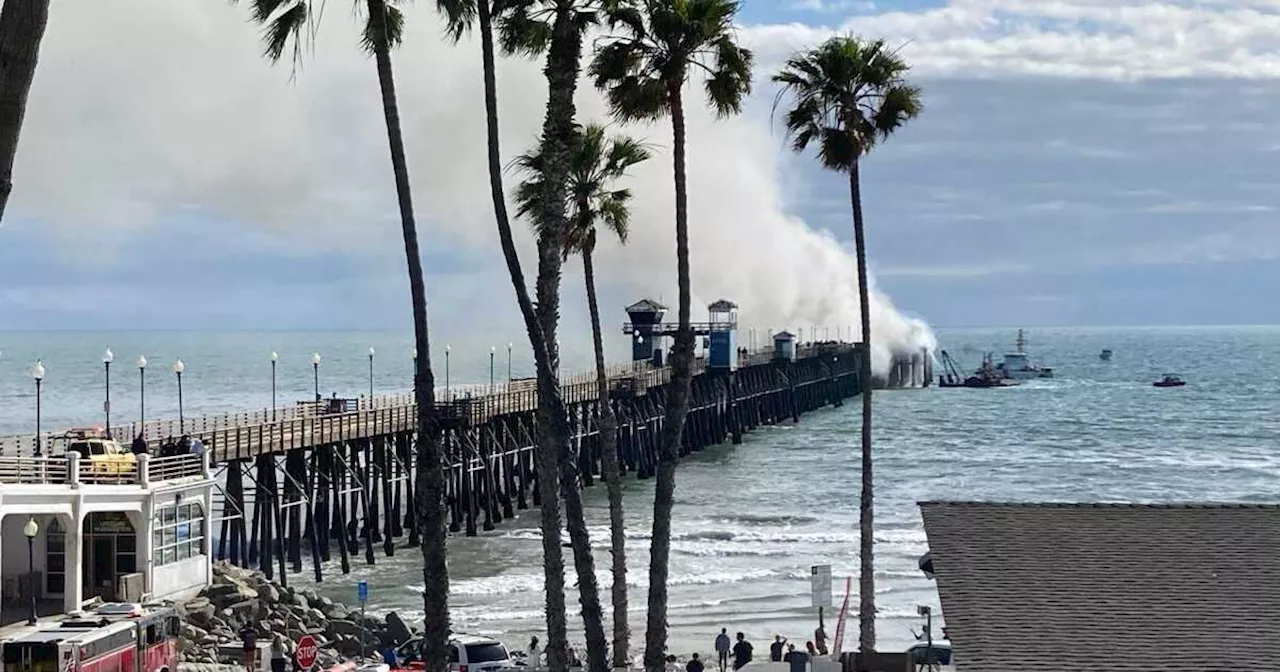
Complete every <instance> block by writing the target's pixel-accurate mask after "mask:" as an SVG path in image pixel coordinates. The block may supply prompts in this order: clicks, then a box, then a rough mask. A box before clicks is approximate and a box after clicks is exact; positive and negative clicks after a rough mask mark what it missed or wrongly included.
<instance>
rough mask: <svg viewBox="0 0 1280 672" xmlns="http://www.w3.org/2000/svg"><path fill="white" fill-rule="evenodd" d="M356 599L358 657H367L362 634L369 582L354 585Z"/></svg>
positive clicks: (364, 628)
mask: <svg viewBox="0 0 1280 672" xmlns="http://www.w3.org/2000/svg"><path fill="white" fill-rule="evenodd" d="M356 599H358V600H360V657H361V658H367V657H369V652H368V651H367V650H366V648H365V643H364V633H365V630H366V627H365V620H364V605H365V604H366V603H368V602H369V582H368V581H361V582H360V583H357V584H356Z"/></svg>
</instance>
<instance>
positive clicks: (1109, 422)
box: [0, 327, 1280, 654]
mask: <svg viewBox="0 0 1280 672" xmlns="http://www.w3.org/2000/svg"><path fill="white" fill-rule="evenodd" d="M1014 332H1015V330H1014V329H981V330H978V329H972V330H941V331H940V332H939V334H938V337H939V342H940V347H942V348H944V349H946V350H948V351H949V352H950V353H951V354H952V355H953V356H955V357H956V358H957V359H959V360H960V362H961V364H962V366H963V368H964V369H965V370H966V372H967V371H968V370H970V369H972V368H975V367H976V366H977V364H978V363H979V361H980V356H981V353H982V352H984V351H994V352H995V353H996V355H997V358H998V356H999V353H1001V352H1002V351H1004V350H1007V349H1010V348H1011V347H1012V344H1013V339H1014ZM1027 337H1028V346H1027V350H1028V351H1029V352H1030V353H1031V355H1032V357H1033V359H1034V360H1036V361H1037V362H1039V363H1041V364H1044V365H1046V366H1052V367H1053V368H1054V370H1055V373H1056V377H1055V378H1053V379H1045V380H1036V381H1032V382H1028V383H1026V384H1024V385H1022V386H1020V387H1015V388H1008V389H995V390H969V389H940V388H937V387H931V388H928V389H923V390H896V391H885V392H880V393H877V394H876V396H875V398H874V400H875V426H874V430H873V436H874V445H875V464H876V469H877V471H876V475H875V479H876V511H877V517H876V558H877V561H876V567H877V577H876V578H877V583H876V586H877V588H876V590H877V604H878V607H879V616H878V630H879V639H880V648H881V649H882V650H895V649H897V650H901V649H903V648H905V647H906V646H908V645H909V644H910V643H912V642H913V641H914V640H913V637H912V634H911V630H912V629H913V628H914V629H915V630H916V631H918V630H919V626H920V618H919V617H918V616H917V615H916V608H917V606H918V605H930V606H932V607H934V608H935V609H940V606H939V604H938V598H937V593H936V591H935V590H934V587H933V584H932V583H931V582H930V581H929V580H928V579H926V578H925V577H924V576H923V574H922V573H921V572H920V571H919V569H918V568H917V559H918V557H919V556H920V554H922V553H923V552H924V551H925V550H926V540H925V535H924V530H923V528H922V527H921V524H920V516H919V511H918V508H917V506H916V503H917V502H918V501H922V500H936V499H962V500H1006V501H1080V500H1111V501H1117V500H1118V501H1186V500H1218V501H1246V502H1250V501H1251V502H1258V501H1275V500H1276V498H1277V493H1278V492H1280V451H1276V450H1275V440H1276V437H1277V436H1278V435H1280V417H1278V414H1277V412H1276V411H1277V409H1280V327H1186V328H1163V327H1162V328H1114V329H1087V328H1059V329H1047V328H1046V329H1035V330H1030V331H1028V333H1027ZM108 344H110V345H111V346H112V348H113V349H114V351H115V353H116V361H115V364H113V369H112V401H113V414H114V417H116V418H120V419H126V418H133V417H136V415H137V412H138V377H139V372H138V369H137V367H136V365H135V363H134V360H135V358H136V357H137V355H138V353H140V352H141V353H146V354H147V356H148V359H149V360H150V362H149V366H148V368H147V387H146V391H147V397H146V407H147V411H146V412H147V415H148V417H161V416H170V417H171V416H176V414H177V399H176V381H175V380H174V375H173V373H171V372H170V369H169V366H170V364H171V363H172V360H173V359H174V358H176V357H178V356H181V357H183V359H184V362H185V363H186V372H185V373H184V377H183V378H184V379H183V384H184V390H183V391H184V397H185V398H184V402H185V409H184V410H185V411H186V413H188V414H189V415H198V414H200V413H218V412H224V411H228V410H233V409H242V410H243V409H246V408H249V407H266V406H269V404H270V403H271V397H270V363H269V360H268V354H269V353H270V351H271V350H272V349H275V350H278V351H279V352H280V353H281V360H280V369H279V376H278V387H279V392H278V399H279V401H280V403H282V404H284V403H292V402H293V401H294V400H295V399H303V398H306V397H307V396H308V395H310V394H311V390H312V386H313V384H314V381H313V378H312V375H313V371H312V368H311V365H310V359H309V358H310V354H311V352H313V351H318V352H320V353H321V354H322V357H323V360H322V364H321V367H320V388H321V392H322V393H324V394H326V395H327V394H329V393H330V392H331V391H337V392H339V394H340V395H341V396H352V395H355V394H359V393H361V392H365V391H367V390H368V386H369V362H368V348H369V347H370V346H373V347H375V349H376V350H377V353H378V354H377V355H376V356H375V369H374V374H375V375H374V386H375V389H376V390H377V391H378V392H390V391H396V390H403V389H407V388H408V387H409V372H410V371H411V367H412V363H411V360H410V357H409V353H410V352H411V345H410V341H409V336H408V334H398V333H397V334H392V333H347V332H316V333H284V332H271V333H226V334H210V333H194V332H152V333H109V334H108V333H95V332H60V333H30V332H8V333H0V433H4V434H10V433H17V432H30V431H32V429H33V428H34V422H35V412H34V396H35V390H34V383H33V382H32V381H31V379H30V376H29V375H28V373H27V371H28V369H29V367H30V366H31V365H32V364H33V363H34V361H35V359H36V358H37V357H39V358H41V359H42V360H43V363H44V366H45V367H46V370H47V375H46V378H45V381H44V384H43V389H42V391H41V394H42V397H41V401H42V416H43V417H42V422H43V423H44V427H45V428H46V429H52V428H61V427H66V426H71V425H87V424H95V423H98V422H100V418H101V408H102V397H103V371H102V364H101V355H102V351H103V348H104V347H105V346H106V345H108ZM1103 348H1110V349H1112V350H1114V352H1115V355H1114V357H1113V359H1112V360H1111V361H1110V362H1103V361H1100V359H1099V357H1098V353H1099V352H1100V351H1101V350H1102V349H1103ZM455 350H456V349H455ZM588 357H589V353H570V356H568V357H566V360H567V361H566V365H565V369H566V370H567V371H568V370H578V369H580V368H583V367H585V366H586V364H587V362H588ZM435 365H436V368H437V377H438V378H441V379H442V378H443V373H442V369H443V362H442V360H441V359H440V358H439V355H438V354H437V358H436V361H435ZM450 365H451V372H450V373H451V382H454V383H460V382H473V383H483V382H487V380H488V376H489V352H488V351H487V348H483V349H480V352H472V353H463V352H458V351H455V352H453V353H452V354H451V361H450ZM495 369H496V374H495V375H496V376H497V377H498V379H499V380H501V379H503V378H504V377H505V376H506V352H505V347H504V348H501V349H500V350H499V352H497V353H496V355H495ZM512 370H513V375H515V376H517V377H519V376H522V375H528V370H529V367H528V363H527V362H526V361H523V360H522V359H520V358H519V357H518V355H517V356H516V357H515V361H513V362H512ZM1163 373H1176V374H1179V375H1181V376H1182V377H1183V378H1184V379H1185V380H1186V381H1187V386H1186V387H1183V388H1173V389H1157V388H1153V387H1152V386H1151V383H1152V382H1153V381H1155V380H1157V379H1159V377H1160V376H1161V374H1163ZM441 382H443V380H442V381H441ZM858 445H859V404H857V403H849V404H846V405H845V406H844V407H842V408H838V409H826V410H822V411H819V412H816V413H812V414H810V415H806V416H804V417H802V418H801V422H800V423H799V424H798V425H794V426H779V427H767V428H761V429H760V430H758V431H756V432H753V433H751V434H749V435H747V436H746V437H745V440H744V441H743V443H742V445H739V446H729V445H725V446H720V447H716V448H713V449H709V450H706V451H704V452H702V453H701V454H699V455H696V456H694V457H692V458H690V459H688V460H686V461H685V462H683V463H682V464H681V465H680V468H679V471H678V472H677V481H678V486H677V493H676V499H677V502H676V509H675V520H674V542H673V553H672V568H671V592H670V604H671V606H670V611H669V620H670V623H671V643H670V650H671V651H673V652H678V653H682V654H684V653H689V652H693V651H702V652H708V651H710V650H711V642H712V638H713V637H714V635H715V633H717V632H719V630H720V628H722V627H725V628H728V629H729V630H730V632H734V631H742V632H744V633H746V634H747V636H748V638H749V639H752V640H753V641H755V643H756V644H757V648H758V649H759V650H763V646H764V644H765V643H766V641H767V640H769V639H772V637H773V635H774V634H775V633H777V634H782V635H783V636H786V637H789V638H791V639H792V640H793V641H798V642H803V641H804V640H806V639H809V638H811V636H812V633H813V629H814V627H815V625H816V613H815V610H814V609H813V608H811V607H810V606H809V605H810V580H809V576H810V567H811V566H812V565H815V564H829V565H831V566H832V569H833V575H834V578H833V583H834V584H835V585H834V592H835V595H836V597H835V600H836V604H837V607H836V609H838V604H839V602H840V601H841V598H842V597H843V592H844V581H845V577H849V576H853V577H854V581H853V586H854V590H855V591H856V589H857V580H856V568H857V564H858V558H857V549H858V534H857V516H858V488H859V467H858V460H859V458H858V450H859V448H858ZM652 488H653V485H652V481H645V482H638V481H634V480H632V481H628V482H627V484H626V507H627V535H628V561H629V569H630V581H629V583H630V584H631V586H632V591H631V606H632V609H631V625H632V630H633V642H634V643H635V644H636V645H639V644H642V643H643V629H644V610H643V607H644V604H645V600H646V592H645V584H646V579H647V571H646V567H645V565H646V561H647V557H648V538H647V537H648V531H649V526H650V520H651V511H652ZM586 500H587V504H588V506H589V516H590V523H591V534H592V540H593V544H595V546H596V562H597V571H598V573H599V575H600V578H601V584H602V589H603V597H604V598H605V599H607V597H608V590H607V587H608V585H609V567H608V562H609V554H608V530H607V519H608V517H607V502H606V499H605V492H604V488H603V486H597V487H594V488H592V489H590V490H589V492H588V493H587V498H586ZM449 560H450V562H449V565H450V575H451V581H452V598H451V599H452V603H451V608H452V613H453V619H454V622H455V629H457V630H461V631H468V632H473V633H478V634H491V635H495V636H498V637H500V638H502V639H503V640H505V641H506V642H507V643H508V644H509V645H511V646H514V647H518V648H520V647H523V645H524V644H525V643H526V642H527V641H528V638H529V637H530V636H531V635H533V634H541V630H542V624H543V614H542V604H543V592H542V568H541V547H540V543H539V541H538V530H537V518H536V513H534V512H525V513H524V514H523V515H521V516H519V517H518V518H517V519H516V520H514V521H507V522H504V523H503V525H502V526H500V527H499V529H497V530H495V531H493V532H489V533H482V535H481V536H480V537H477V538H470V539H468V538H465V537H457V538H454V539H451V541H450V558H449ZM569 565H570V567H572V563H571V562H569ZM308 574H309V571H308V572H304V573H303V575H294V576H291V577H290V580H291V581H293V582H298V583H301V582H305V581H307V580H308V576H307V575H308ZM360 580H366V581H368V582H369V586H370V602H369V605H368V606H369V609H370V610H371V611H374V612H385V611H388V610H397V611H399V612H400V613H401V614H402V615H405V616H407V617H410V618H411V617H413V616H414V615H415V612H417V613H420V609H421V596H420V594H419V592H418V591H419V590H420V585H421V569H420V564H419V562H418V556H417V555H416V552H415V551H412V550H407V549H402V550H400V551H399V552H398V554H397V555H396V557H394V558H386V557H383V556H382V555H381V553H380V551H379V555H378V557H377V565H376V566H372V567H371V566H365V565H364V564H362V563H359V562H355V561H354V559H353V565H352V573H351V574H350V575H348V576H342V575H341V574H340V573H339V571H338V568H337V563H336V561H335V562H334V563H333V564H332V566H330V567H328V568H327V569H326V574H325V581H324V584H323V585H322V586H321V588H322V590H323V591H324V592H325V593H326V594H328V595H329V596H331V597H333V598H334V599H338V600H342V601H345V602H348V603H355V601H356V587H355V586H356V582H357V581H360ZM574 582H575V578H574V577H573V576H572V569H570V576H569V584H570V585H573V584H574ZM570 602H571V605H572V606H574V607H576V602H577V600H576V595H575V596H573V598H572V599H571V600H570ZM857 602H858V601H857V595H856V593H855V594H854V595H853V596H852V598H851V601H850V603H851V605H854V607H855V609H856V605H857ZM832 611H834V610H832ZM606 613H608V610H607V608H606ZM828 613H831V612H828ZM943 617H944V620H945V614H943ZM570 622H571V624H575V625H576V624H580V621H579V619H578V618H577V616H576V612H575V614H574V616H573V617H572V618H571V619H570ZM827 629H828V633H830V634H834V631H835V625H834V618H833V617H829V620H828V624H827ZM574 637H575V640H576V641H578V642H581V637H580V635H574ZM856 640H857V635H856V620H855V619H852V618H851V620H850V623H849V631H848V634H847V636H846V648H849V649H852V648H854V647H855V646H856Z"/></svg>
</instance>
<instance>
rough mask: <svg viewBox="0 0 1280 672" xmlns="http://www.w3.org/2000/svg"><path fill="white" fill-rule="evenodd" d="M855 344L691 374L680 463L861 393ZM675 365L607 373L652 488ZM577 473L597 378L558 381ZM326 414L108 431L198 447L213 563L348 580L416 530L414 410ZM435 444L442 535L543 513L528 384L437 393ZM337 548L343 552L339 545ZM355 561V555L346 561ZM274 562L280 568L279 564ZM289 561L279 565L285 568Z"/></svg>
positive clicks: (396, 401) (376, 407) (29, 450)
mask: <svg viewBox="0 0 1280 672" xmlns="http://www.w3.org/2000/svg"><path fill="white" fill-rule="evenodd" d="M863 352H864V351H863V349H862V348H861V346H860V345H856V344H849V343H834V342H833V343H822V344H812V345H808V346H802V347H799V348H797V352H796V359H795V360H794V361H786V360H780V359H778V358H776V357H775V353H774V352H773V351H772V350H761V351H758V352H752V353H743V354H742V355H741V356H740V358H739V366H738V369H737V370H736V371H734V372H732V373H731V372H728V371H717V370H710V369H708V368H707V367H706V363H705V361H703V360H699V361H698V363H697V365H696V367H695V375H694V380H693V386H692V391H691V402H690V411H689V416H688V420H687V422H686V426H685V433H684V437H683V438H684V441H683V446H682V452H681V454H687V453H689V452H693V451H697V450H700V449H702V448H703V447H706V446H709V445H714V444H717V443H721V442H724V441H729V440H731V441H733V442H734V443H738V442H740V441H741V438H742V434H743V433H744V432H748V431H750V430H751V429H753V428H755V427H756V426H758V425H762V424H775V423H780V422H788V421H791V422H794V421H798V420H799V418H800V415H801V414H803V413H806V412H809V411H812V410H815V409H817V408H820V407H822V406H826V405H837V406H838V405H840V404H841V403H842V401H843V400H844V399H846V398H848V397H851V396H853V395H856V394H857V393H858V391H859V390H860V385H859V382H858V363H859V361H860V357H862V356H864V355H863ZM670 376H671V371H670V369H669V368H654V367H652V366H650V365H649V364H647V363H636V364H626V365H619V366H614V367H612V368H611V369H610V370H609V377H610V395H611V403H612V406H613V409H614V412H615V415H616V417H617V420H618V432H617V442H616V445H615V446H613V447H612V449H613V450H615V451H616V452H617V455H618V457H619V460H620V463H621V466H622V467H623V469H624V473H627V474H634V475H635V476H636V477H638V478H648V477H649V476H651V475H652V473H653V470H654V468H655V466H656V453H657V441H658V436H659V434H660V431H661V428H662V424H663V422H664V414H665V400H666V387H667V385H668V383H669V381H670ZM562 386H563V389H564V395H565V401H566V404H567V406H568V412H569V416H570V417H569V420H570V426H571V428H572V433H573V437H572V442H573V448H574V449H575V450H576V452H577V455H578V462H579V474H580V484H579V485H580V486H582V487H590V486H592V485H593V484H594V482H595V480H596V479H597V478H598V477H599V475H600V473H601V472H600V464H601V460H600V455H601V451H602V450H604V449H605V447H604V446H602V445H600V441H599V432H598V430H597V427H596V422H597V418H598V416H599V399H598V395H597V384H596V379H595V375H594V373H592V372H586V373H581V374H576V375H572V376H568V377H564V378H562ZM327 410H328V409H327V408H326V406H325V404H324V403H323V402H322V403H299V404H297V405H294V406H289V407H282V408H279V409H277V410H276V411H274V412H273V411H272V410H271V409H264V410H258V411H252V412H244V413H227V414H223V415H219V416H207V417H196V418H185V419H183V421H182V422H181V427H180V426H179V425H180V423H179V421H178V420H176V419H163V420H155V421H149V422H147V423H146V424H145V425H139V424H138V423H128V424H124V425H119V426H113V427H112V433H113V435H114V436H117V437H120V440H121V442H122V443H125V444H127V443H128V442H129V441H130V440H131V438H132V437H134V436H137V435H138V434H139V433H143V434H144V436H146V437H147V438H148V439H149V440H150V441H151V446H152V450H153V451H154V450H155V447H156V445H157V443H158V442H159V441H160V440H165V439H168V438H169V437H179V436H181V435H182V434H183V433H184V432H183V431H182V430H185V434H187V435H190V436H192V437H198V438H199V439H200V440H201V441H202V442H203V443H204V444H205V446H206V452H207V454H208V457H209V461H210V463H211V464H212V465H213V467H212V468H213V470H214V471H215V474H216V477H217V480H218V483H219V485H218V486H217V491H216V499H217V500H218V501H217V502H216V503H215V509H217V511H216V516H215V517H214V518H213V520H211V522H210V524H214V523H217V524H219V525H220V534H219V535H218V538H219V543H218V549H217V556H218V559H230V560H231V561H232V562H235V563H237V564H240V565H243V566H250V565H252V566H258V567H260V568H261V569H262V570H263V571H264V572H265V573H267V574H268V576H271V575H273V574H274V573H275V572H274V570H275V569H276V567H273V565H276V564H278V569H279V571H280V574H281V579H282V580H287V572H288V571H290V569H289V567H287V566H286V565H287V564H288V565H291V571H294V572H299V571H302V555H303V554H302V548H303V543H302V541H303V540H306V541H307V542H308V543H307V544H306V545H307V546H310V547H311V548H312V549H314V550H313V552H312V555H313V565H314V568H315V572H316V575H317V578H318V577H319V576H320V571H321V570H320V567H321V562H322V561H325V560H328V559H329V556H330V552H331V547H333V546H335V545H336V546H337V548H338V550H339V554H340V556H341V558H342V570H343V571H344V573H345V572H346V571H348V570H349V557H350V555H352V554H354V553H356V552H357V549H358V548H359V546H360V544H361V542H362V541H363V543H364V546H365V549H364V550H365V561H366V562H368V563H371V564H372V563H374V562H375V557H374V552H373V548H374V544H379V543H380V544H382V545H383V548H384V552H385V553H386V554H387V555H392V554H394V551H395V540H396V539H398V538H401V537H406V536H407V542H408V544H409V545H415V544H416V543H417V527H416V525H414V524H413V497H412V492H413V486H414V483H413V479H414V473H415V472H414V464H415V459H416V451H415V447H414V444H415V441H414V438H415V432H416V426H415V411H416V409H415V405H414V403H413V395H412V394H411V393H402V394H391V395H379V396H376V397H372V398H368V397H365V398H361V399H359V400H358V401H357V403H356V404H355V408H353V409H351V410H347V411H344V412H335V413H330V412H326V411H327ZM436 411H437V417H438V419H439V425H440V431H441V437H440V438H441V441H442V442H443V445H444V447H445V450H446V455H448V457H449V467H448V472H449V473H448V477H447V481H448V494H447V497H448V505H449V510H450V520H451V525H450V527H451V529H452V530H453V531H455V532H465V533H466V534H468V535H474V534H476V533H477V530H478V529H480V528H482V529H485V530H490V529H493V528H494V527H495V526H496V525H498V524H500V523H501V521H502V520H504V519H506V518H510V517H512V516H513V515H515V511H516V510H519V509H525V508H528V507H529V506H531V505H532V506H537V505H538V504H539V502H538V490H537V487H536V474H535V472H534V468H533V465H534V458H535V451H536V441H535V437H536V411H537V390H536V383H535V381H533V380H517V381H512V382H508V383H501V384H497V385H495V386H493V388H492V392H490V386H488V385H472V386H452V387H451V388H450V389H448V390H445V389H438V390H437V408H436ZM60 434H62V432H53V433H47V434H44V435H42V436H40V437H37V436H35V435H33V434H32V435H26V436H17V437H5V438H0V458H5V459H21V458H22V457H23V456H29V455H31V454H33V453H34V452H35V450H36V448H37V446H40V447H41V453H42V454H43V455H44V456H46V459H60V458H62V457H63V456H62V455H59V454H58V453H59V452H60V451H62V450H63V449H64V448H65V447H64V446H61V447H60V446H58V445H57V444H56V442H55V441H54V438H55V437H56V436H59V435H60ZM335 542H336V543H335ZM349 550H350V553H349V552H348V551H349ZM273 556H275V559H276V560H277V561H278V563H277V562H273V561H272V558H273ZM286 560H287V561H288V563H286Z"/></svg>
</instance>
